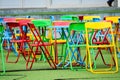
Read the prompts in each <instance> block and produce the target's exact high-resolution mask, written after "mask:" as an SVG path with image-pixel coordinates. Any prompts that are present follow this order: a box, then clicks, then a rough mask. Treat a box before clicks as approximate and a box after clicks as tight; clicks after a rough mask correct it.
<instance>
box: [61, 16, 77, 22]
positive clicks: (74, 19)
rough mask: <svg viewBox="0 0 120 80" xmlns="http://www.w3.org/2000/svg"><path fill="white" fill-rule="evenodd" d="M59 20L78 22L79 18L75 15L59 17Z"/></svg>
mask: <svg viewBox="0 0 120 80" xmlns="http://www.w3.org/2000/svg"><path fill="white" fill-rule="evenodd" d="M60 19H61V20H64V21H65V20H66V21H77V22H79V18H78V16H76V15H62V16H61V17H60Z"/></svg>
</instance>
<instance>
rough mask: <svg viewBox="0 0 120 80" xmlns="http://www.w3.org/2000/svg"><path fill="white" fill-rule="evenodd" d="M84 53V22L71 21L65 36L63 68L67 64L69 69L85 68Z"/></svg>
mask: <svg viewBox="0 0 120 80" xmlns="http://www.w3.org/2000/svg"><path fill="white" fill-rule="evenodd" d="M84 50H85V51H84ZM85 55H86V43H85V23H84V22H79V23H71V24H70V25H69V36H68V38H67V52H66V54H65V56H64V64H65V65H64V68H65V67H69V66H70V69H71V70H74V69H75V70H76V69H81V68H83V67H84V68H85Z"/></svg>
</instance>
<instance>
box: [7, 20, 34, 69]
mask: <svg viewBox="0 0 120 80" xmlns="http://www.w3.org/2000/svg"><path fill="white" fill-rule="evenodd" d="M6 24H7V26H8V27H9V29H10V31H11V33H12V39H11V40H10V43H11V45H15V44H17V49H16V50H17V52H18V56H17V58H16V60H15V61H9V59H8V58H9V57H10V53H11V49H10V45H8V47H9V48H8V54H7V56H6V61H7V62H10V63H17V62H18V60H19V58H20V54H22V56H23V57H24V59H25V61H26V69H31V68H32V65H33V63H34V62H35V54H34V52H33V51H32V48H31V46H30V43H29V42H31V40H30V39H28V38H27V37H26V32H25V31H24V30H23V26H27V23H19V22H15V21H13V22H12V21H11V22H6ZM14 29H15V30H16V29H18V30H19V31H20V38H19V39H18V38H17V37H15V32H14V31H13V30H14ZM25 43H26V44H27V45H28V48H29V53H28V51H27V50H26V48H24V45H25ZM26 55H27V56H26ZM31 55H33V57H32V58H31Z"/></svg>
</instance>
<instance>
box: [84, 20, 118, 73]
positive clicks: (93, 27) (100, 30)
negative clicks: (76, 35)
mask: <svg viewBox="0 0 120 80" xmlns="http://www.w3.org/2000/svg"><path fill="white" fill-rule="evenodd" d="M85 27H86V45H87V59H86V68H87V70H88V71H90V72H92V73H116V72H118V61H117V56H116V48H115V44H114V36H113V32H112V25H111V23H110V22H87V23H85ZM98 34H100V35H98ZM93 38H94V39H93ZM105 48H107V49H105ZM97 52H99V53H100V54H102V56H101V58H103V57H104V60H106V62H107V64H108V65H105V64H104V61H103V59H102V61H101V60H100V59H99V58H98V62H97V59H96V55H98V53H97ZM102 62H103V64H104V65H103V64H102ZM93 63H94V64H93ZM114 63H115V65H114Z"/></svg>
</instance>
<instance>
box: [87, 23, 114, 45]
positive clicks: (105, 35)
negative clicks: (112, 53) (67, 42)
mask: <svg viewBox="0 0 120 80" xmlns="http://www.w3.org/2000/svg"><path fill="white" fill-rule="evenodd" d="M85 27H86V37H87V42H89V44H102V45H103V44H109V43H111V42H112V41H113V40H114V39H113V32H112V24H111V22H86V23H85ZM112 44H113V43H112Z"/></svg>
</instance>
